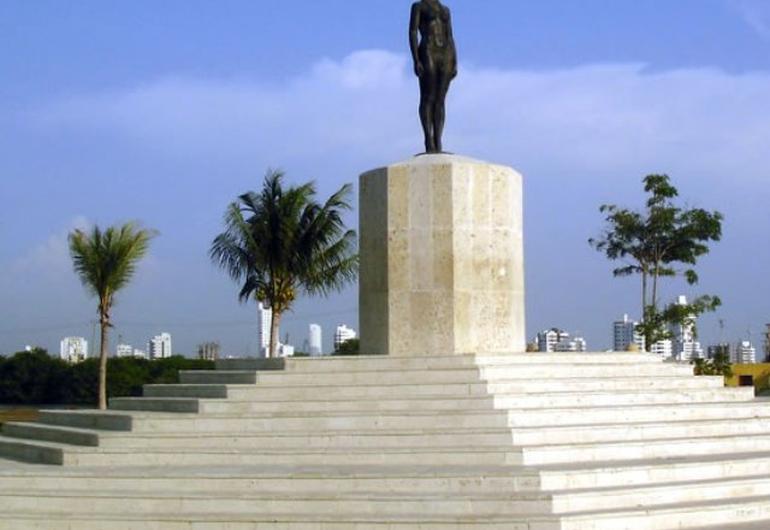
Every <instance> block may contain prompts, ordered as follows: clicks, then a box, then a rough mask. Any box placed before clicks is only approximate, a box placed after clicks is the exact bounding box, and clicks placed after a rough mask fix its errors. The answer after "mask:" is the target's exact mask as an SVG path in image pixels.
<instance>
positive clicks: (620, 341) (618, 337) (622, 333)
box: [612, 315, 645, 351]
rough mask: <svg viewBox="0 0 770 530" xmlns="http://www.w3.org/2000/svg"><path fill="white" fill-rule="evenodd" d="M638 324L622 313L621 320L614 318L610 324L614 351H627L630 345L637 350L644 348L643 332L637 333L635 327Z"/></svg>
mask: <svg viewBox="0 0 770 530" xmlns="http://www.w3.org/2000/svg"><path fill="white" fill-rule="evenodd" d="M638 325H639V323H638V322H635V321H633V320H631V319H630V318H628V315H623V320H616V321H615V322H614V323H613V324H612V330H613V331H612V344H613V347H612V349H613V350H614V351H629V350H630V349H631V346H632V345H635V346H636V349H637V350H639V351H644V350H645V341H644V334H642V333H639V332H638V331H637V329H636V327H637V326H638Z"/></svg>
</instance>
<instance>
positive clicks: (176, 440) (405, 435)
mask: <svg viewBox="0 0 770 530" xmlns="http://www.w3.org/2000/svg"><path fill="white" fill-rule="evenodd" d="M512 439H513V435H512V434H511V431H510V429H432V430H429V429H413V430H390V431H388V432H382V431H381V430H380V431H377V430H372V431H339V432H328V431H327V432H317V431H305V432H301V431H300V432H297V431H284V432H279V431H271V432H269V433H242V432H241V433H238V432H220V433H196V432H190V433H187V432H176V433H173V434H172V433H161V434H152V433H145V434H140V433H132V435H131V436H115V435H111V434H107V433H105V434H102V435H101V436H100V438H99V440H100V443H99V445H100V447H104V448H111V447H120V448H126V447H135V448H158V449H171V448H176V449H178V450H179V451H187V450H200V449H209V448H212V447H216V448H218V449H227V450H231V449H232V450H246V449H251V450H256V449H270V450H278V449H290V450H296V449H313V450H315V449H329V448H335V447H354V448H371V449H377V448H385V449H387V448H398V447H431V448H449V447H479V448H481V447H501V446H506V445H507V446H510V447H511V448H512V445H511V441H512Z"/></svg>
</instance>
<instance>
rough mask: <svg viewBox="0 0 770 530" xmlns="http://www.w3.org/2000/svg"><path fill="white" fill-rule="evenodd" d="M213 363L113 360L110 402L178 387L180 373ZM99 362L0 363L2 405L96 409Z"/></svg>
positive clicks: (23, 357)
mask: <svg viewBox="0 0 770 530" xmlns="http://www.w3.org/2000/svg"><path fill="white" fill-rule="evenodd" d="M213 368H214V363H213V362H212V361H201V360H197V359H186V358H184V357H181V356H175V357H169V358H167V359H158V360H155V361H148V360H145V359H133V358H122V359H110V360H109V362H108V363H107V396H108V397H120V396H141V395H142V385H145V384H150V383H178V382H179V370H212V369H213ZM98 375H99V360H98V359H88V360H86V361H84V362H82V363H78V364H69V363H67V362H65V361H63V360H61V359H56V358H53V357H51V356H49V355H48V353H47V352H46V351H45V350H41V349H37V350H33V351H31V352H19V353H16V354H14V355H12V356H11V357H0V403H2V404H6V405H92V404H94V403H96V402H97V396H96V393H97V380H98Z"/></svg>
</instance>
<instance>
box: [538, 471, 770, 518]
mask: <svg viewBox="0 0 770 530" xmlns="http://www.w3.org/2000/svg"><path fill="white" fill-rule="evenodd" d="M761 496H770V477H769V476H767V475H762V476H752V477H742V478H737V479H728V480H725V479H719V480H708V481H697V482H676V483H669V484H664V485H655V486H648V487H625V488H624V487H620V488H603V489H596V490H589V491H581V492H565V493H559V492H556V493H554V494H553V510H554V513H568V512H573V513H574V512H581V511H583V512H592V511H597V510H616V509H618V508H636V507H638V506H640V505H643V506H649V507H654V506H659V505H666V504H668V505H671V504H680V503H690V502H698V501H708V500H713V501H719V500H722V499H729V498H736V497H738V498H740V497H761Z"/></svg>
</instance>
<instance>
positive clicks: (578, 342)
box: [553, 337, 587, 353]
mask: <svg viewBox="0 0 770 530" xmlns="http://www.w3.org/2000/svg"><path fill="white" fill-rule="evenodd" d="M586 349H587V348H586V340H585V339H584V338H583V337H572V338H571V339H570V338H565V339H563V340H561V341H559V342H557V343H556V345H555V346H554V347H553V351H555V352H578V353H583V352H585V351H586Z"/></svg>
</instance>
